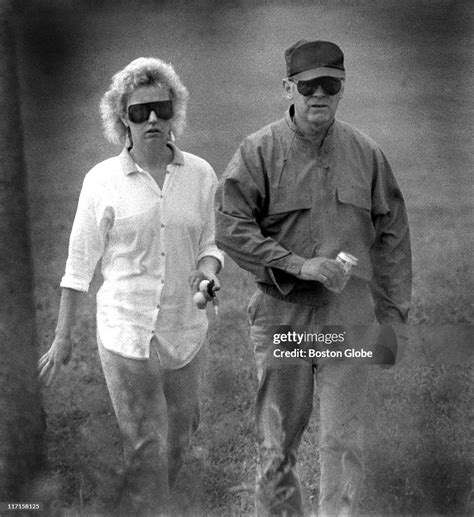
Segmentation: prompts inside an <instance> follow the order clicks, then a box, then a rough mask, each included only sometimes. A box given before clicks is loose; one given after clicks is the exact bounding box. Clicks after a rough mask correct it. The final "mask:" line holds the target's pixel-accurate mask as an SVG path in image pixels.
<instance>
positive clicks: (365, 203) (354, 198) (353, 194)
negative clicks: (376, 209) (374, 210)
mask: <svg viewBox="0 0 474 517" xmlns="http://www.w3.org/2000/svg"><path fill="white" fill-rule="evenodd" d="M337 199H338V200H339V201H340V202H341V203H347V204H348V205H354V206H356V207H358V208H363V209H364V210H370V209H371V207H372V203H371V196H370V192H368V191H367V190H366V189H364V188H361V187H356V186H353V185H347V186H344V187H337Z"/></svg>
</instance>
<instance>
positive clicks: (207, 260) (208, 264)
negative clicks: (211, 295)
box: [189, 256, 221, 292]
mask: <svg viewBox="0 0 474 517" xmlns="http://www.w3.org/2000/svg"><path fill="white" fill-rule="evenodd" d="M220 269H221V263H220V262H219V261H218V260H217V259H216V258H214V257H211V256H205V257H203V258H202V259H201V260H200V261H199V264H198V268H197V269H195V270H194V271H192V272H191V274H190V275H189V285H190V286H191V289H192V291H193V292H197V291H199V284H200V283H201V282H202V281H203V280H209V281H212V280H213V281H214V286H213V288H212V290H213V291H219V289H220V288H221V284H220V282H219V279H218V278H217V273H219V271H220Z"/></svg>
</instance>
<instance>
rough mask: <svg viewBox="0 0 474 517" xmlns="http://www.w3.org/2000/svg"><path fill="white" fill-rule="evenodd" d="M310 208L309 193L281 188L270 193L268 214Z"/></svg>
mask: <svg viewBox="0 0 474 517" xmlns="http://www.w3.org/2000/svg"><path fill="white" fill-rule="evenodd" d="M309 208H311V193H310V192H301V191H298V190H297V189H295V188H289V187H281V188H278V189H275V190H273V191H272V199H271V201H270V206H269V209H268V214H269V215H270V214H282V213H285V212H294V211H295V210H308V209H309Z"/></svg>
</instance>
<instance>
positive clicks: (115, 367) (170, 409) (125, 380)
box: [98, 339, 203, 514]
mask: <svg viewBox="0 0 474 517" xmlns="http://www.w3.org/2000/svg"><path fill="white" fill-rule="evenodd" d="M98 341H99V355H100V359H101V363H102V369H103V371H104V375H105V380H106V383H107V387H108V390H109V395H110V398H111V401H112V405H113V408H114V411H115V415H116V417H117V421H118V426H119V429H120V433H121V437H122V445H123V452H124V459H125V468H126V475H125V485H126V486H125V490H124V493H123V494H122V500H123V501H126V500H127V499H128V504H131V506H132V507H135V508H137V509H141V510H142V511H143V514H146V512H147V509H148V511H150V512H158V511H161V510H163V511H165V510H166V507H167V505H168V502H169V490H170V488H172V487H173V485H174V484H175V482H176V478H177V476H178V473H179V470H180V468H181V466H182V465H183V461H184V456H185V453H186V451H187V449H188V447H189V443H190V440H191V437H192V435H193V433H194V432H195V431H196V429H197V427H198V425H199V388H200V380H201V367H202V356H203V350H201V351H200V352H199V353H198V354H197V356H196V357H195V358H194V359H193V360H192V361H191V362H190V363H189V364H187V365H186V366H184V367H183V368H180V369H178V370H164V369H162V368H161V366H160V362H159V358H158V353H157V347H156V345H157V343H156V341H155V339H153V340H152V342H151V345H150V358H149V359H148V360H136V359H129V358H126V357H122V356H120V355H118V354H116V353H114V352H110V351H109V350H107V349H105V348H104V346H103V345H102V343H101V342H100V339H99V340H98Z"/></svg>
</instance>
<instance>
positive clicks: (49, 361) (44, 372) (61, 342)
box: [38, 336, 72, 386]
mask: <svg viewBox="0 0 474 517" xmlns="http://www.w3.org/2000/svg"><path fill="white" fill-rule="evenodd" d="M71 351H72V346H71V337H70V336H67V337H63V336H56V337H55V338H54V341H53V344H52V345H51V347H50V349H49V350H48V351H47V352H46V353H45V354H44V355H43V356H42V357H41V359H40V360H39V361H38V371H39V379H40V381H42V382H45V383H46V386H49V385H50V384H51V383H52V382H53V381H54V379H55V377H56V375H57V373H58V371H59V368H60V367H61V365H63V364H67V363H68V362H69V360H70V359H71Z"/></svg>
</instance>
